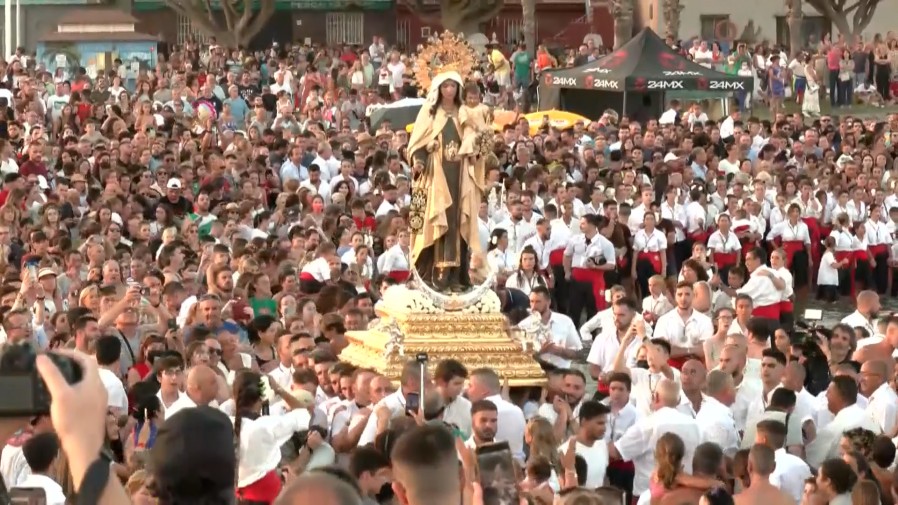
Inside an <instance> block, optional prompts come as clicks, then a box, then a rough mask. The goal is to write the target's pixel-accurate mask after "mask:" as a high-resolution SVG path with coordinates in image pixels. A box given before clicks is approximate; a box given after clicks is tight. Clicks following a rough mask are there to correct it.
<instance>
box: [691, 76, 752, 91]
mask: <svg viewBox="0 0 898 505" xmlns="http://www.w3.org/2000/svg"><path fill="white" fill-rule="evenodd" d="M696 85H697V86H698V89H700V90H706V89H707V90H718V91H745V83H742V82H739V81H719V80H708V79H705V78H699V79H698V80H696Z"/></svg>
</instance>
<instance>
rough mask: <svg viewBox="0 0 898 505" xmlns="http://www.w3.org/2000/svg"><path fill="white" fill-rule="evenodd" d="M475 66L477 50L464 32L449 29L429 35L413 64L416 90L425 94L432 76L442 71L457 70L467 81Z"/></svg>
mask: <svg viewBox="0 0 898 505" xmlns="http://www.w3.org/2000/svg"><path fill="white" fill-rule="evenodd" d="M476 66H477V52H476V51H475V50H474V48H473V47H471V45H470V44H468V42H467V41H466V40H465V38H464V34H461V33H459V34H455V33H452V32H450V31H449V30H446V31H444V32H443V33H442V34H440V35H439V36H436V37H430V39H428V41H427V44H426V45H425V46H424V49H422V50H421V52H420V53H418V58H417V60H416V64H415V82H417V83H418V92H419V93H420V94H421V95H426V94H427V92H428V91H430V83H431V82H432V81H433V78H434V77H436V76H437V75H439V74H442V73H444V72H458V74H459V75H460V76H461V78H462V80H463V81H467V80H468V78H469V77H470V76H471V74H473V73H474V69H475V67H476Z"/></svg>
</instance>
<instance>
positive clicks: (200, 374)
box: [165, 365, 218, 419]
mask: <svg viewBox="0 0 898 505" xmlns="http://www.w3.org/2000/svg"><path fill="white" fill-rule="evenodd" d="M216 396H218V375H216V373H215V372H214V371H213V370H212V369H211V368H209V367H208V366H206V365H197V366H195V367H193V368H191V369H190V372H188V373H187V388H186V392H185V394H183V395H181V397H180V398H178V399H177V400H175V403H172V404H171V406H170V407H169V408H167V409H165V418H166V419H168V418H170V417H171V416H173V415H175V414H176V413H178V412H180V411H181V410H183V409H189V408H192V407H198V406H201V405H209V406H211V407H213V408H214V407H215V405H213V403H214V402H215V397H216Z"/></svg>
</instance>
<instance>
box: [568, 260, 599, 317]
mask: <svg viewBox="0 0 898 505" xmlns="http://www.w3.org/2000/svg"><path fill="white" fill-rule="evenodd" d="M571 279H573V280H575V281H577V282H588V283H589V284H590V285H592V296H593V298H594V299H595V302H596V309H597V310H604V309H605V272H604V271H602V270H598V269H595V268H572V269H571Z"/></svg>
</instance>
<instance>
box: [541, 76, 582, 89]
mask: <svg viewBox="0 0 898 505" xmlns="http://www.w3.org/2000/svg"><path fill="white" fill-rule="evenodd" d="M543 79H544V82H545V83H546V84H547V85H555V86H576V85H577V78H576V77H562V76H559V75H552V74H546V75H545V77H544V78H543Z"/></svg>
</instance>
